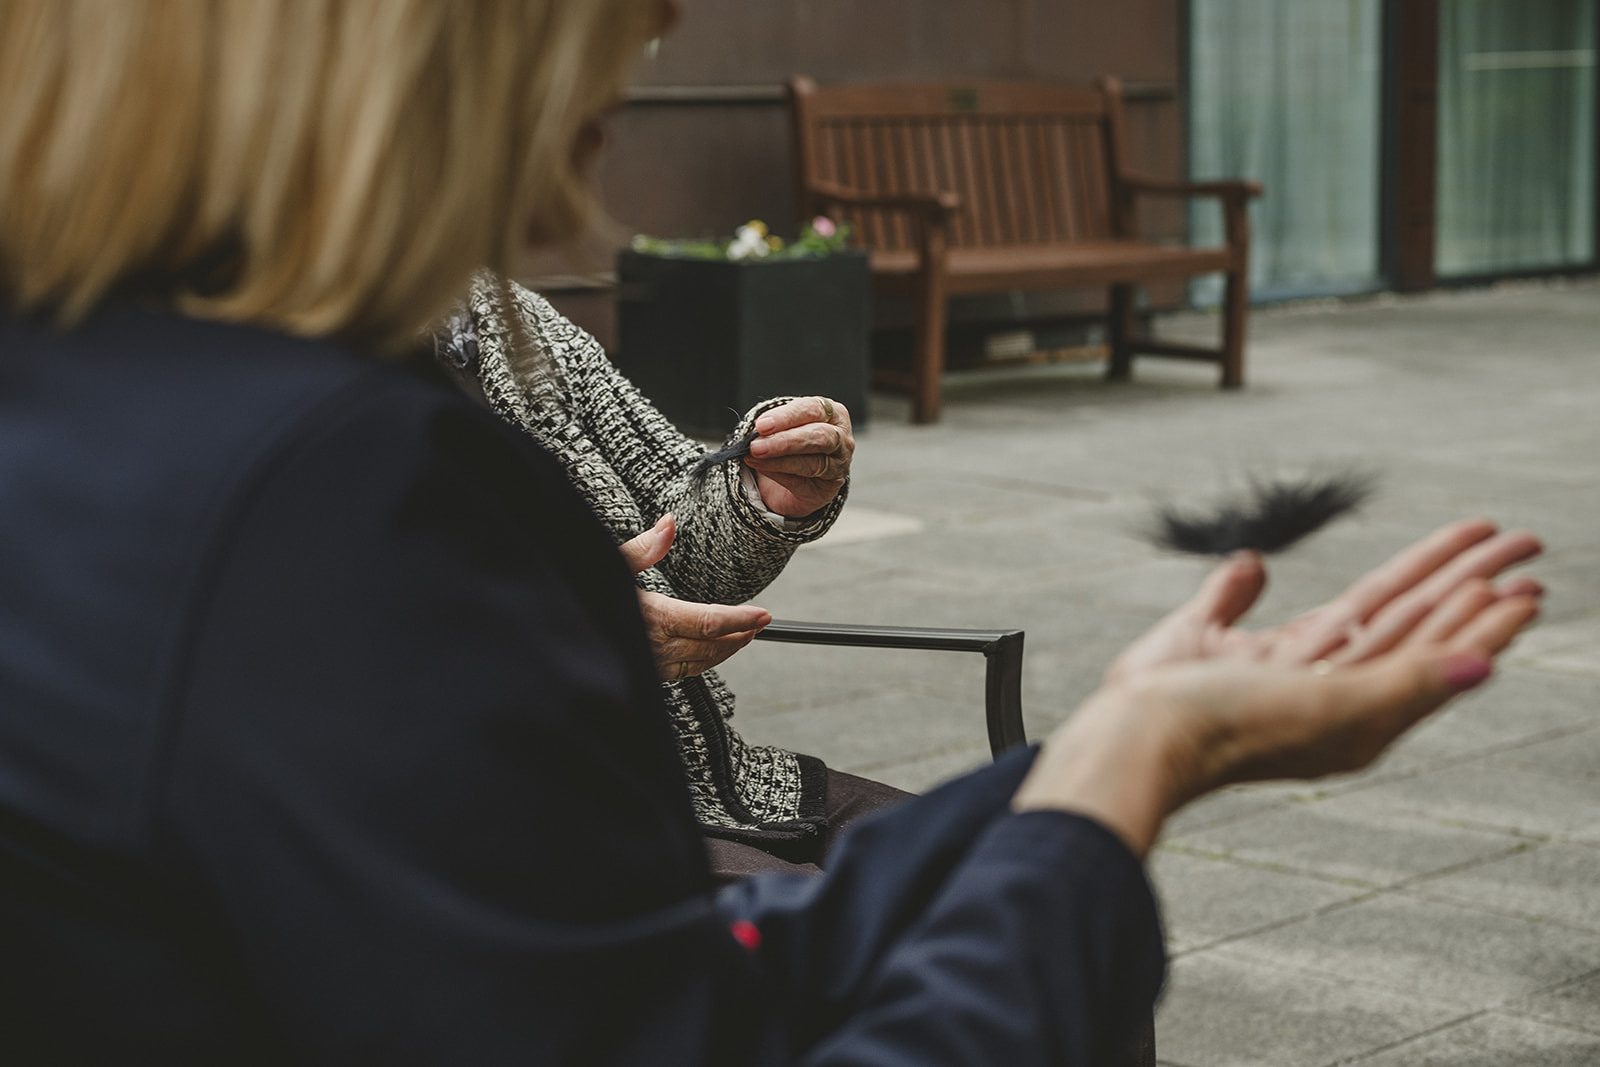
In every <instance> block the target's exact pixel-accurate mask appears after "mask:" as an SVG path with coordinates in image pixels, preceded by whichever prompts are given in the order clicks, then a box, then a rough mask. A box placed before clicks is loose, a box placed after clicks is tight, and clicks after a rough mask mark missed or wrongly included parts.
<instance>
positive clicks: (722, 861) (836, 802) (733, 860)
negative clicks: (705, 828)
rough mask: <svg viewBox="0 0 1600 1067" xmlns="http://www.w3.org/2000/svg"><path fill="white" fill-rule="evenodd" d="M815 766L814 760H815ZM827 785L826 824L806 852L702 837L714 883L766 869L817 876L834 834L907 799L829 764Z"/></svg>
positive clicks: (889, 787)
mask: <svg viewBox="0 0 1600 1067" xmlns="http://www.w3.org/2000/svg"><path fill="white" fill-rule="evenodd" d="M819 766H820V764H819ZM825 773H826V774H827V787H826V791H825V798H826V799H825V801H824V804H823V811H824V814H825V815H826V817H827V828H826V829H825V830H824V831H823V832H822V834H821V836H820V837H819V838H818V839H817V840H816V843H815V844H814V845H813V846H812V848H811V850H810V855H809V856H806V855H796V854H795V853H794V852H793V851H792V849H793V846H792V844H790V843H787V842H786V843H785V848H784V849H783V852H784V855H782V856H780V855H774V854H773V853H772V852H769V851H767V850H766V849H763V848H761V847H760V845H759V844H755V843H752V842H751V841H750V840H748V839H744V840H731V839H728V838H720V837H707V838H706V855H707V856H708V857H709V859H710V861H711V874H712V876H713V877H714V878H715V879H716V880H717V884H718V885H728V884H729V883H732V882H737V881H738V880H739V879H741V878H748V877H750V876H751V875H753V874H761V873H763V872H767V871H777V872H780V873H784V874H821V873H822V866H823V864H824V863H825V857H826V856H827V855H828V853H829V852H830V851H832V849H833V846H834V845H835V844H836V843H837V842H838V840H839V838H840V836H841V835H842V834H843V833H844V831H845V830H847V829H848V828H849V827H850V825H851V824H852V823H853V822H855V820H857V819H859V818H861V817H863V816H865V815H871V814H872V813H873V812H875V811H882V810H884V809H885V808H889V807H892V806H894V805H895V804H898V803H900V802H901V801H904V800H910V799H911V797H912V794H910V793H907V792H906V791H905V790H903V789H896V788H895V787H894V786H892V785H884V784H883V783H882V782H874V781H873V780H872V779H870V778H862V777H859V776H858V775H854V774H846V773H845V772H844V771H836V770H834V769H833V768H832V767H828V768H826V769H825Z"/></svg>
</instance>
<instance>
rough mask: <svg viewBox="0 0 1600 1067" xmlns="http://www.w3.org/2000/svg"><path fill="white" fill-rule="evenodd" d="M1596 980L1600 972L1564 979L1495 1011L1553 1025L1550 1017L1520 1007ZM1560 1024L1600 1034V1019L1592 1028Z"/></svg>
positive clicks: (1569, 1022)
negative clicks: (1536, 999)
mask: <svg viewBox="0 0 1600 1067" xmlns="http://www.w3.org/2000/svg"><path fill="white" fill-rule="evenodd" d="M1596 978H1600V970H1593V971H1589V972H1587V973H1585V974H1580V975H1577V976H1575V977H1572V978H1563V979H1562V980H1561V981H1559V982H1553V983H1551V984H1550V985H1547V986H1543V987H1541V988H1539V989H1535V990H1534V991H1533V992H1531V993H1527V994H1524V995H1522V996H1520V997H1517V998H1516V999H1514V1000H1508V1001H1505V1002H1504V1003H1502V1004H1500V1005H1497V1006H1496V1008H1495V1010H1497V1011H1503V1012H1507V1013H1509V1014H1511V1015H1515V1016H1517V1017H1518V1018H1520V1019H1531V1020H1533V1021H1534V1022H1540V1023H1546V1024H1551V1023H1553V1022H1555V1020H1552V1019H1550V1018H1549V1017H1548V1016H1544V1015H1537V1014H1535V1013H1534V1012H1533V1011H1532V1010H1530V1009H1528V1008H1526V1007H1520V1006H1519V1005H1523V1004H1526V1003H1527V1002H1528V1001H1530V1000H1532V999H1533V998H1534V997H1542V996H1549V995H1550V994H1552V993H1560V992H1561V991H1562V990H1563V989H1566V988H1567V987H1568V986H1576V985H1582V984H1583V983H1584V982H1588V981H1591V980H1593V979H1596ZM1559 1024H1560V1025H1562V1026H1565V1027H1567V1028H1568V1029H1570V1030H1576V1031H1578V1032H1579V1033H1583V1034H1600V1019H1596V1020H1595V1021H1594V1023H1593V1025H1592V1026H1591V1025H1585V1024H1584V1023H1575V1022H1572V1021H1570V1020H1560V1021H1559Z"/></svg>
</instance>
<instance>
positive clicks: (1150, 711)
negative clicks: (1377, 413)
mask: <svg viewBox="0 0 1600 1067" xmlns="http://www.w3.org/2000/svg"><path fill="white" fill-rule="evenodd" d="M669 15H670V12H669V11H667V10H665V9H663V8H662V7H660V6H659V5H658V4H656V3H655V2H654V0H648V2H646V0H585V2H584V3H575V2H561V0H521V2H513V0H500V2H494V0H483V2H482V3H474V4H447V3H443V2H435V0H275V2H273V3H253V2H248V0H117V2H110V0H7V2H5V3H4V4H0V72H3V74H0V289H3V295H4V299H5V303H6V305H7V308H6V311H5V312H4V314H3V315H0V530H4V534H3V535H0V931H3V934H0V945H3V948H4V960H5V965H4V967H3V968H0V975H3V977H0V1032H3V1033H4V1039H3V1040H4V1048H5V1055H6V1057H7V1059H8V1060H9V1061H14V1062H22V1063H29V1062H88V1063H110V1062H119V1063H120V1062H129V1061H133V1062H161V1063H179V1062H183V1063H187V1062H196V1063H241V1062H265V1063H288V1062H317V1063H363V1062H383V1063H471V1064H488V1063H500V1062H505V1063H551V1064H556V1063H560V1064H566V1063H573V1064H578V1063H581V1064H622V1063H628V1064H662V1063H671V1064H679V1063H785V1062H807V1063H842V1062H848V1063H854V1064H866V1063H872V1064H920V1065H926V1064H939V1063H974V1062H977V1063H990V1062H1003V1063H1013V1064H1031V1063H1046V1062H1049V1063H1072V1064H1102V1063H1106V1062H1109V1061H1111V1060H1112V1059H1113V1058H1114V1057H1115V1055H1116V1049H1117V1048H1118V1047H1119V1046H1120V1045H1121V1043H1122V1042H1123V1041H1124V1040H1125V1039H1126V1037H1127V1036H1128V1035H1130V1034H1131V1032H1132V1030H1133V1028H1134V1026H1135V1025H1136V1024H1137V1022H1138V1020H1140V1019H1142V1018H1146V1017H1148V1013H1149V1010H1150V1005H1151V1001H1152V999H1153V997H1154V996H1155V993H1156V990H1157V987H1158V986H1159V983H1160V979H1161V974H1162V962H1163V961H1162V951H1161V946H1160V934H1159V926H1158V923H1157V920H1156V915H1155V905H1154V902H1153V899H1152V897H1151V894H1150V891H1149V888H1148V885H1147V884H1146V881H1145V878H1144V874H1143V869H1142V866H1141V858H1142V856H1143V855H1144V853H1145V852H1146V851H1147V850H1148V849H1149V847H1150V845H1151V843H1152V841H1153V839H1154V837H1155V834H1156V833H1157V831H1158V830H1159V827H1160V824H1161V821H1162V819H1163V818H1164V817H1165V816H1166V815H1167V814H1169V813H1170V812H1171V811H1172V810H1173V809H1174V808H1176V807H1177V806H1178V805H1179V804H1181V803H1183V802H1184V801H1185V800H1187V799H1189V798H1190V797H1192V796H1194V795H1197V794H1199V793H1201V792H1204V791H1205V790H1207V789H1211V788H1215V787H1216V786H1218V785H1221V784H1224V783H1227V782H1230V781H1235V780H1240V779H1242V778H1246V777H1264V776H1272V775H1278V774H1300V775H1314V774H1320V773H1326V772H1329V771H1332V770H1343V769H1349V768H1352V767H1355V766H1359V765H1360V764H1362V763H1363V762H1365V761H1367V760H1370V759H1371V758H1373V756H1374V755H1375V754H1376V753H1377V752H1378V751H1380V750H1381V749H1382V748H1383V746H1384V745H1385V744H1387V743H1388V742H1389V741H1390V740H1392V739H1393V737H1394V736H1396V735H1397V734H1398V733H1399V732H1401V731H1402V730H1404V729H1405V728H1406V727H1407V726H1408V725H1409V724H1411V723H1412V722H1415V721H1416V720H1417V719H1419V718H1420V717H1422V716H1423V715H1425V714H1427V713H1428V712H1429V711H1431V710H1433V709H1434V708H1436V707H1438V706H1439V705H1441V704H1442V703H1444V702H1445V701H1446V700H1448V699H1449V698H1450V697H1451V696H1452V695H1453V694H1455V693H1457V692H1459V691H1461V690H1462V689H1465V688H1469V687H1471V686H1473V685H1476V684H1478V683H1480V682H1482V681H1483V680H1484V679H1485V677H1486V676H1487V675H1488V673H1489V671H1490V669H1491V661H1492V658H1493V656H1494V654H1495V653H1496V652H1497V651H1498V650H1499V649H1501V648H1502V647H1504V646H1505V645H1506V643H1507V642H1509V641H1510V640H1511V638H1512V637H1513V636H1514V635H1515V633H1516V632H1517V631H1518V630H1519V629H1520V628H1521V627H1522V626H1523V625H1524V624H1525V623H1526V622H1527V621H1528V619H1529V618H1531V616H1532V614H1533V612H1534V610H1535V604H1534V597H1533V596H1531V595H1529V593H1528V591H1527V590H1522V591H1520V592H1519V591H1516V590H1513V589H1500V590H1496V589H1495V588H1493V587H1491V586H1489V585H1488V584H1487V579H1488V578H1489V577H1490V576H1492V575H1493V574H1494V573H1496V572H1497V571H1498V570H1499V569H1500V568H1501V567H1503V566H1504V565H1505V564H1506V562H1508V561H1509V560H1510V559H1511V558H1513V557H1516V556H1520V555H1525V554H1527V553H1528V552H1531V551H1532V550H1533V548H1534V546H1533V544H1532V542H1531V541H1530V540H1529V539H1527V538H1518V537H1515V536H1505V535H1498V534H1496V533H1494V532H1493V531H1492V530H1490V529H1489V528H1487V527H1485V526H1483V525H1481V524H1464V525H1462V526H1459V527H1454V528H1451V529H1450V530H1447V531H1444V532H1442V533H1441V534H1440V535H1439V536H1438V537H1436V538H1435V539H1433V540H1431V541H1429V542H1425V543H1424V544H1422V545H1421V546H1418V548H1416V549H1414V550H1412V551H1410V552H1409V553H1407V554H1403V555H1402V556H1401V557H1399V558H1397V560H1396V562H1395V563H1394V564H1392V565H1390V566H1389V567H1388V568H1386V570H1385V571H1383V572H1380V573H1379V574H1377V575H1376V576H1374V577H1373V578H1371V579H1369V580H1366V581H1364V582H1363V583H1358V584H1357V585H1356V586H1353V587H1352V590H1351V593H1350V594H1348V595H1347V596H1346V597H1344V598H1341V599H1340V600H1339V601H1336V602H1335V603H1334V604H1333V605H1331V606H1330V608H1329V609H1328V610H1326V611H1324V612H1322V613H1320V614H1319V615H1317V616H1314V617H1312V618H1311V619H1310V620H1309V621H1308V622H1303V623H1301V624H1299V625H1298V626H1296V627H1293V628H1291V629H1289V630H1286V631H1280V632H1276V633H1270V632H1269V633H1267V634H1259V635H1254V636H1248V635H1244V634H1242V633H1240V632H1239V631H1236V630H1234V629H1233V628H1232V625H1231V624H1232V622H1233V620H1234V619H1235V618H1236V617H1237V616H1238V615H1239V614H1240V613H1241V612H1242V611H1243V609H1244V607H1245V606H1247V605H1248V602H1249V600H1250V599H1252V597H1253V593H1252V587H1254V588H1257V589H1258V588H1259V566H1258V565H1257V564H1255V563H1254V562H1253V561H1251V560H1241V561H1236V562H1235V563H1233V564H1230V565H1229V566H1228V567H1225V568H1224V569H1223V570H1222V571H1220V572H1219V573H1218V575H1217V577H1216V578H1215V579H1214V580H1213V582H1212V583H1211V584H1210V585H1208V587H1207V589H1206V590H1203V591H1202V595H1201V597H1200V598H1198V599H1197V600H1196V602H1195V604H1194V605H1191V606H1189V607H1186V608H1184V609H1180V611H1179V612H1178V613H1177V614H1176V615H1174V616H1173V618H1172V619H1171V620H1169V622H1168V623H1165V624H1163V625H1162V626H1161V627H1158V628H1157V630H1155V631H1153V632H1152V636H1151V638H1150V639H1148V640H1147V641H1146V642H1144V643H1143V644H1142V645H1141V646H1139V647H1138V648H1136V649H1135V650H1134V652H1133V653H1130V656H1129V657H1128V658H1127V659H1126V660H1125V662H1124V663H1123V664H1122V665H1121V667H1120V668H1119V674H1118V676H1117V677H1116V678H1115V679H1114V680H1113V681H1112V682H1111V683H1109V684H1108V685H1107V687H1106V688H1105V689H1103V690H1102V691H1101V692H1100V693H1098V694H1097V695H1096V696H1094V697H1093V698H1092V699H1091V700H1090V701H1089V702H1088V703H1087V704H1086V705H1085V706H1084V707H1083V708H1082V709H1081V710H1080V711H1079V712H1078V713H1077V714H1076V715H1075V716H1074V717H1073V719H1072V720H1071V722H1070V723H1069V725H1068V726H1067V727H1066V728H1065V732H1064V733H1063V734H1062V735H1061V736H1060V737H1059V738H1057V739H1055V740H1052V741H1051V742H1050V743H1049V744H1047V745H1046V746H1045V748H1044V750H1043V753H1042V754H1041V755H1039V756H1038V757H1037V758H1035V757H1034V754H1033V753H1031V752H1019V753H1016V754H1014V755H1013V756H1011V757H1010V758H1008V759H1007V760H1005V761H1002V762H1001V763H999V764H997V765H996V766H994V767H993V768H990V769H988V770H986V771H984V772H981V773H979V774H976V775H973V776H971V777H968V778H966V779H963V780H959V781H957V782H955V783H952V784H950V785H948V786H946V787H945V788H943V789H941V790H938V791H936V792H934V793H933V794H931V795H929V796H927V797H923V798H919V799H917V800H914V801H911V802H908V803H907V804H905V805H902V806H901V807H900V808H898V809H896V810H895V811H894V812H891V813H888V814H887V815H884V816H881V817H878V818H876V819H872V820H868V821H867V822H865V823H864V824H863V825H862V826H861V827H860V828H859V830H858V831H857V832H856V833H855V834H854V835H853V837H852V838H851V839H848V840H847V841H846V842H845V843H844V845H843V847H842V849H841V852H840V854H839V856H838V857H837V858H836V860H835V863H834V865H833V869H832V870H830V871H829V873H828V874H826V875H824V876H822V877H821V878H807V879H798V880H797V879H793V878H790V877H787V876H766V877H763V878H759V879H753V880H749V881H746V882H742V883H740V884H739V885H737V886H734V887H732V888H731V889H729V890H727V891H725V892H724V893H723V894H721V895H720V896H713V894H712V893H711V891H710V879H709V874H708V871H707V868H706V861H705V856H704V853H703V851H702V849H701V846H700V841H699V835H698V832H697V828H696V826H695V823H694V820H693V818H692V815H691V809H690V805H689V802H688V796H687V792H686V789H685V785H684V781H683V776H682V771H681V768H680V765H679V762H678V759H677V756H676V754H675V752H674V750H673V739H672V737H671V735H670V732H669V730H668V728H667V725H666V718H665V716H664V714H663V712H662V709H661V708H660V706H659V703H658V696H657V686H656V678H655V671H654V669H653V665H652V663H651V660H650V654H649V650H648V647H647V642H646V638H645V634H644V630H643V627H642V625H641V622H640V618H639V614H638V609H637V604H636V598H635V595H634V590H633V587H632V584H631V582H630V581H629V575H628V574H627V573H626V570H625V568H624V566H623V564H622V562H621V560H620V559H619V558H618V554H617V552H616V549H615V546H614V545H613V544H612V542H611V540H610V538H609V537H608V536H607V534H606V532H605V531H604V530H603V529H602V528H601V527H600V526H599V525H598V524H597V523H596V521H595V519H594V518H593V516H592V515H590V514H589V513H588V512H587V511H586V510H585V509H584V507H583V506H582V504H581V503H580V502H579V500H578V499H577V498H576V496H575V495H574V494H573V492H572V491H571V489H570V488H569V487H568V485H567V484H566V480H565V477H564V475H563V472H562V471H561V469H560V468H559V467H558V466H557V465H556V463H555V462H554V461H553V460H552V459H550V458H549V457H548V456H547V455H545V454H544V453H541V452H539V451H538V450H537V449H535V448H533V447H532V446H531V445H530V444H528V443H527V442H526V441H525V439H524V438H523V437H522V436H521V435H519V434H518V433H516V432H515V431H513V430H511V429H509V428H507V427H505V426H503V425H502V424H501V423H500V422H499V421H498V420H497V419H496V418H495V417H494V416H492V415H490V414H488V413H486V412H484V411H482V410H480V409H479V408H478V407H477V406H475V405H474V404H472V403H471V402H469V401H468V400H467V399H466V398H465V397H463V396H462V395H460V393H459V392H458V391H455V390H453V389H452V388H450V387H449V386H447V385H445V384H444V383H442V382H438V381H432V380H426V379H423V378H419V377H417V376H416V375H415V374H413V373H412V372H409V371H407V370H405V369H403V368H402V367H401V366H399V365H397V364H396V363H395V362H393V361H386V359H385V355H386V354H389V353H396V352H399V351H401V350H403V349H406V348H408V347H409V346H411V345H413V344H414V343H415V339H416V338H417V337H418V336H419V331H421V330H422V329H423V327H424V326H425V324H427V323H428V322H430V321H433V320H434V319H435V318H436V317H437V316H439V315H440V314H441V313H442V312H443V311H444V310H445V309H446V307H447V306H448V305H449V303H450V302H451V300H452V298H454V297H456V296H457V295H458V294H460V293H461V292H462V291H463V290H464V288H465V286H466V285H467V282H468V278H469V276H470V274H471V272H472V271H473V270H474V268H476V267H478V266H480V265H485V264H487V265H488V266H489V267H491V268H500V269H503V268H504V267H505V266H506V265H507V264H508V262H509V261H510V257H511V256H512V255H513V253H514V252H515V251H516V246H518V245H519V244H520V243H521V242H523V241H526V240H546V241H549V240H558V239H560V238H562V237H563V236H565V235H567V234H569V233H571V232H572V231H573V230H574V229H575V228H576V227H577V226H578V225H579V223H580V222H581V220H582V217H583V215H584V212H585V209H586V205H587V198H586V194H585V192H584V187H583V185H582V181H581V177H580V168H581V164H582V161H583V156H584V150H583V148H582V146H583V145H584V144H587V143H590V142H591V141H592V137H591V136H590V135H589V134H590V132H592V128H593V126H592V124H593V123H594V122H595V121H596V120H597V118H598V116H599V115H600V113H601V112H602V111H603V110H604V109H605V108H606V107H607V106H608V104H609V102H610V101H611V100H612V99H613V98H614V97H615V94H616V93H617V91H618V87H619V86H620V84H621V82H622V78H623V75H624V72H625V69H626V67H627V65H628V63H629V61H630V59H631V57H632V55H633V54H634V53H635V51H636V50H637V49H638V48H639V47H640V46H641V45H642V44H643V43H644V42H645V41H646V40H648V39H649V38H651V37H652V36H654V35H655V34H657V33H658V32H660V30H661V28H662V24H663V22H664V21H665V20H666V19H667V18H668V17H669ZM586 131H588V132H586ZM507 220H511V221H512V223H513V225H512V226H510V227H507V226H506V221H507ZM508 229H509V231H510V232H509V233H508ZM1357 622H1359V623H1362V624H1363V625H1364V631H1363V634H1364V636H1363V637H1362V638H1360V639H1356V640H1352V639H1351V637H1350V634H1351V630H1350V626H1351V624H1353V623H1357ZM1308 657H1310V658H1308ZM1313 662H1316V663H1318V664H1320V666H1318V667H1313V666H1311V664H1312V663H1313Z"/></svg>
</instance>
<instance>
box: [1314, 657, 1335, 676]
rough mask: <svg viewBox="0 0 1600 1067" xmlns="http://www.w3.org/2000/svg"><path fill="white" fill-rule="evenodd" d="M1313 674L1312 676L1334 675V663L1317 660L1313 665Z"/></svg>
mask: <svg viewBox="0 0 1600 1067" xmlns="http://www.w3.org/2000/svg"><path fill="white" fill-rule="evenodd" d="M1311 673H1312V674H1318V675H1321V674H1332V673H1333V661H1332V660H1326V659H1319V660H1317V661H1316V662H1315V663H1313V664H1311Z"/></svg>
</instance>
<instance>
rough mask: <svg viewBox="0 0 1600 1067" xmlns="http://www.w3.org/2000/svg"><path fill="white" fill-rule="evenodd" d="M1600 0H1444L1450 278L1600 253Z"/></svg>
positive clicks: (1443, 247) (1439, 258)
mask: <svg viewBox="0 0 1600 1067" xmlns="http://www.w3.org/2000/svg"><path fill="white" fill-rule="evenodd" d="M1596 6H1597V5H1596V2H1595V0H1441V3H1440V8H1439V169H1438V228H1437V231H1436V233H1437V237H1436V245H1435V250H1434V256H1435V264H1436V269H1437V271H1438V273H1439V275H1440V276H1441V277H1449V276H1454V277H1463V276H1472V275H1481V274H1500V273H1507V272H1515V271H1522V270H1539V269H1547V268H1557V267H1563V266H1577V265H1585V264H1588V263H1592V262H1593V261H1594V259H1595V245H1594V241H1595V219H1594V204H1595V143H1594V130H1595V81H1594V79H1595V41H1596V36H1595V35H1596V27H1595V8H1596Z"/></svg>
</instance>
